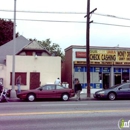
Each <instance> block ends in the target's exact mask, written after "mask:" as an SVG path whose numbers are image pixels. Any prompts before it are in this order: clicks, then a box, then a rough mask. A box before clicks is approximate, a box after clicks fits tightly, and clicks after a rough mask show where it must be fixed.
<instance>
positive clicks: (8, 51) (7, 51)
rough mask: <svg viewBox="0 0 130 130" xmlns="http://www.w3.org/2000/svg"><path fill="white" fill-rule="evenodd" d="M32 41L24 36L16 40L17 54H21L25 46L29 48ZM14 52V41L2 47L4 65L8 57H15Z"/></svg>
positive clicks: (0, 50) (0, 58) (0, 56)
mask: <svg viewBox="0 0 130 130" xmlns="http://www.w3.org/2000/svg"><path fill="white" fill-rule="evenodd" d="M30 42H31V41H29V40H27V39H26V38H25V37H23V36H19V37H17V38H16V39H15V45H16V46H15V54H17V53H18V52H20V51H21V50H22V49H23V48H24V47H25V46H27V45H28V44H29V43H30ZM13 51H14V40H11V41H9V42H7V43H6V44H4V45H2V46H0V63H2V64H3V63H4V60H5V59H6V55H13Z"/></svg>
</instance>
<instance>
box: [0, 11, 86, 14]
mask: <svg viewBox="0 0 130 130" xmlns="http://www.w3.org/2000/svg"><path fill="white" fill-rule="evenodd" d="M0 11H2V12H14V10H0ZM16 12H19V13H45V14H86V13H85V12H53V11H52V12H50V11H24V10H17V11H16Z"/></svg>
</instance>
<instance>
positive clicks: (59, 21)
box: [2, 18, 130, 28]
mask: <svg viewBox="0 0 130 130" xmlns="http://www.w3.org/2000/svg"><path fill="white" fill-rule="evenodd" d="M2 19H8V20H13V19H11V18H2ZM16 20H20V21H37V22H54V23H86V22H84V21H61V20H36V19H16ZM92 24H101V25H110V26H119V27H128V28H129V27H130V26H127V25H119V24H110V23H100V22H92Z"/></svg>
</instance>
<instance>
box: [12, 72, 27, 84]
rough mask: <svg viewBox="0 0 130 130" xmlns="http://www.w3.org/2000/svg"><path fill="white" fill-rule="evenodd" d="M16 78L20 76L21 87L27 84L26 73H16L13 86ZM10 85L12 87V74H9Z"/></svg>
mask: <svg viewBox="0 0 130 130" xmlns="http://www.w3.org/2000/svg"><path fill="white" fill-rule="evenodd" d="M18 76H21V85H26V84H27V73H24V72H16V73H15V85H16V79H17V77H18ZM10 85H12V72H11V73H10Z"/></svg>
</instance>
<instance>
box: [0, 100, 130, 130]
mask: <svg viewBox="0 0 130 130" xmlns="http://www.w3.org/2000/svg"><path fill="white" fill-rule="evenodd" d="M120 119H124V120H125V121H128V120H130V100H117V101H95V100H90V101H68V102H62V101H49V102H46V101H40V102H8V103H0V130H119V128H118V121H119V120H120ZM123 129H124V130H127V129H126V128H123ZM128 130H130V127H129V128H128Z"/></svg>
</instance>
